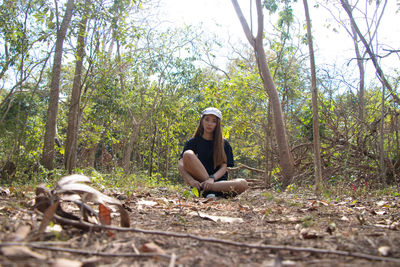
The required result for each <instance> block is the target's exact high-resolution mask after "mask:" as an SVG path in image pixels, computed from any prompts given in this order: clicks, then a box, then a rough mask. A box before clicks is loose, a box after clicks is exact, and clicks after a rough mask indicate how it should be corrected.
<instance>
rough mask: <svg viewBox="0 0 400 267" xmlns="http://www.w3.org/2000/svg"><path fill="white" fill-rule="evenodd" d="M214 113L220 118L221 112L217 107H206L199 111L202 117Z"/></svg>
mask: <svg viewBox="0 0 400 267" xmlns="http://www.w3.org/2000/svg"><path fill="white" fill-rule="evenodd" d="M210 114H211V115H215V116H217V117H218V118H219V119H220V120H222V114H221V111H219V109H217V108H206V109H205V110H203V111H202V112H201V117H203V116H204V115H210Z"/></svg>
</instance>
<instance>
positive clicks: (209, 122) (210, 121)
mask: <svg viewBox="0 0 400 267" xmlns="http://www.w3.org/2000/svg"><path fill="white" fill-rule="evenodd" d="M217 120H218V118H217V116H215V115H212V114H209V115H204V118H203V128H204V133H208V134H211V133H213V132H214V130H215V127H217Z"/></svg>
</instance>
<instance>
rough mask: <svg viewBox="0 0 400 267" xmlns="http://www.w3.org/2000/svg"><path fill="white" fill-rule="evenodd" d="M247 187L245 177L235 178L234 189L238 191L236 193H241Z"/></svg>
mask: <svg viewBox="0 0 400 267" xmlns="http://www.w3.org/2000/svg"><path fill="white" fill-rule="evenodd" d="M248 188H249V184H248V183H247V181H246V180H245V179H237V186H236V190H237V191H239V192H238V193H239V194H240V193H243V192H244V191H246V190H247V189H248Z"/></svg>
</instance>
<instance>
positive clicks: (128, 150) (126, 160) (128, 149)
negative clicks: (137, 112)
mask: <svg viewBox="0 0 400 267" xmlns="http://www.w3.org/2000/svg"><path fill="white" fill-rule="evenodd" d="M139 128H140V127H139V125H138V124H136V123H133V130H132V132H131V134H130V135H129V141H128V144H127V145H125V147H124V152H123V157H122V168H123V169H124V172H125V173H126V174H128V173H130V172H131V154H132V151H133V146H134V144H135V141H136V139H137V136H138V133H139Z"/></svg>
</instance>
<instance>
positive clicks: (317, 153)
mask: <svg viewBox="0 0 400 267" xmlns="http://www.w3.org/2000/svg"><path fill="white" fill-rule="evenodd" d="M303 4H304V11H305V15H306V21H307V39H308V50H309V53H310V67H311V95H312V108H313V145H314V171H315V172H314V173H315V181H316V186H317V191H320V190H321V186H322V164H321V142H320V136H319V117H318V89H317V74H316V71H315V58H314V47H313V41H312V33H311V19H310V12H309V9H308V3H307V0H303Z"/></svg>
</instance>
